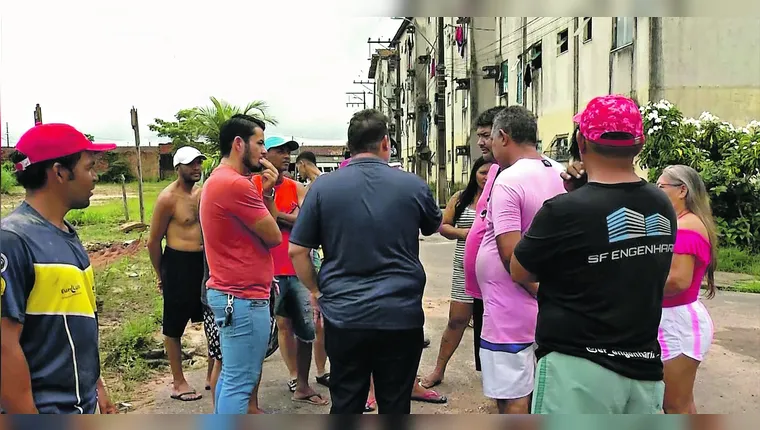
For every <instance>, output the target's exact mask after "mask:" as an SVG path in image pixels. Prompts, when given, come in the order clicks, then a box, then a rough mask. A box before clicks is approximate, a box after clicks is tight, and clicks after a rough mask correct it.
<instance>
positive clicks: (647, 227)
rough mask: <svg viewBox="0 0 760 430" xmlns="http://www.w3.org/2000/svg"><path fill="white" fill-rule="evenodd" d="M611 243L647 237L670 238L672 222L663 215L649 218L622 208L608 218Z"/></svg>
mask: <svg viewBox="0 0 760 430" xmlns="http://www.w3.org/2000/svg"><path fill="white" fill-rule="evenodd" d="M607 233H608V235H609V238H610V243H614V242H621V241H624V240H629V239H635V238H637V237H645V236H670V234H671V229H670V221H669V220H668V219H667V218H666V217H665V216H664V215H662V214H654V215H650V216H648V217H644V215H642V214H640V213H638V212H636V211H633V210H631V209H628V208H620V209H618V210H616V211H615V212H613V213H611V214H609V215H608V216H607Z"/></svg>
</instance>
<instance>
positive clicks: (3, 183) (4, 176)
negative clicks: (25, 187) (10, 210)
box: [0, 162, 18, 194]
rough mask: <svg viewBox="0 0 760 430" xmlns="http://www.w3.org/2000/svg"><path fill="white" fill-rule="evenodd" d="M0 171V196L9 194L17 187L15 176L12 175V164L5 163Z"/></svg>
mask: <svg viewBox="0 0 760 430" xmlns="http://www.w3.org/2000/svg"><path fill="white" fill-rule="evenodd" d="M1 169H2V170H0V194H8V193H10V192H11V191H12V190H13V189H14V187H16V186H18V183H17V182H16V176H15V175H14V174H13V164H11V163H10V162H5V163H3V165H2V168H1Z"/></svg>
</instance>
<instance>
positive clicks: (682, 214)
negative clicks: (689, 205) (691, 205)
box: [678, 209, 691, 219]
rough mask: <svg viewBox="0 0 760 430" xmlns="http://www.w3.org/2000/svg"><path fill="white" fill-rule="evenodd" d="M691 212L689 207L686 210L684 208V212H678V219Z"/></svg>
mask: <svg viewBox="0 0 760 430" xmlns="http://www.w3.org/2000/svg"><path fill="white" fill-rule="evenodd" d="M690 213H691V212H689V210H688V209H686V210H684V211H683V212H681V213H680V214H678V219H681V218H683V217H684V216H685V215H688V214H690Z"/></svg>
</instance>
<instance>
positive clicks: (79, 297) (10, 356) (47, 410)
mask: <svg viewBox="0 0 760 430" xmlns="http://www.w3.org/2000/svg"><path fill="white" fill-rule="evenodd" d="M115 147H116V145H113V144H95V143H91V142H90V141H89V140H87V138H86V137H85V135H84V134H82V133H80V132H79V131H78V130H76V129H75V128H73V127H71V126H69V125H66V124H44V125H38V126H36V127H34V128H32V129H31V130H29V131H27V132H26V133H25V134H24V135H23V136H21V139H19V141H18V143H17V144H16V152H15V153H14V154H13V155H12V156H11V161H13V162H14V163H15V168H16V179H17V180H18V182H19V184H21V185H22V186H23V187H24V189H25V190H26V198H25V199H24V201H23V202H22V203H21V205H20V206H19V207H18V208H16V209H15V210H14V211H13V212H12V213H11V214H9V215H8V216H6V217H5V218H3V220H2V225H1V227H0V244H2V249H1V250H0V263H1V264H0V269H1V270H0V272H2V277H1V278H0V296H1V299H0V308H1V309H2V310H1V311H0V314H1V315H2V318H0V320H1V322H2V324H0V343H2V345H1V347H0V351H1V352H0V364H1V366H0V367H1V368H2V370H1V371H0V381H1V382H0V411H2V412H3V413H9V414H35V413H43V414H92V413H94V412H95V411H96V408H98V407H99V408H100V412H101V413H103V414H111V413H116V412H117V410H116V407H115V406H114V405H113V403H112V402H111V401H110V398H109V396H108V393H107V391H106V389H105V385H104V384H103V381H102V379H101V378H100V357H99V355H98V321H97V314H96V305H95V285H94V283H95V280H94V275H93V270H92V266H91V265H90V259H89V257H88V256H87V252H86V251H85V249H84V247H83V246H82V243H81V242H80V241H79V236H78V235H77V233H76V231H75V230H74V228H73V227H72V226H71V224H69V223H68V222H66V220H64V216H66V213H67V212H68V211H69V210H71V209H84V208H86V207H87V206H89V205H90V197H91V196H92V190H93V188H94V187H95V181H96V180H97V178H98V176H97V174H96V173H95V170H94V168H95V158H94V153H96V152H102V151H107V150H111V149H114V148H115Z"/></svg>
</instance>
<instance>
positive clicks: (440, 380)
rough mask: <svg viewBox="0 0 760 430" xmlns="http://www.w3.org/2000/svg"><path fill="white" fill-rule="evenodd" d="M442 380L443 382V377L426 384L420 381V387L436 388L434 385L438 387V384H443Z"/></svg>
mask: <svg viewBox="0 0 760 430" xmlns="http://www.w3.org/2000/svg"><path fill="white" fill-rule="evenodd" d="M441 382H443V379H439V380H437V381H433V383H432V384H430V385H425V384H423V383H422V381H420V382H419V383H420V387H422V388H424V389H426V390H429V389H431V388H434V387H437V386H439V385H441Z"/></svg>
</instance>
